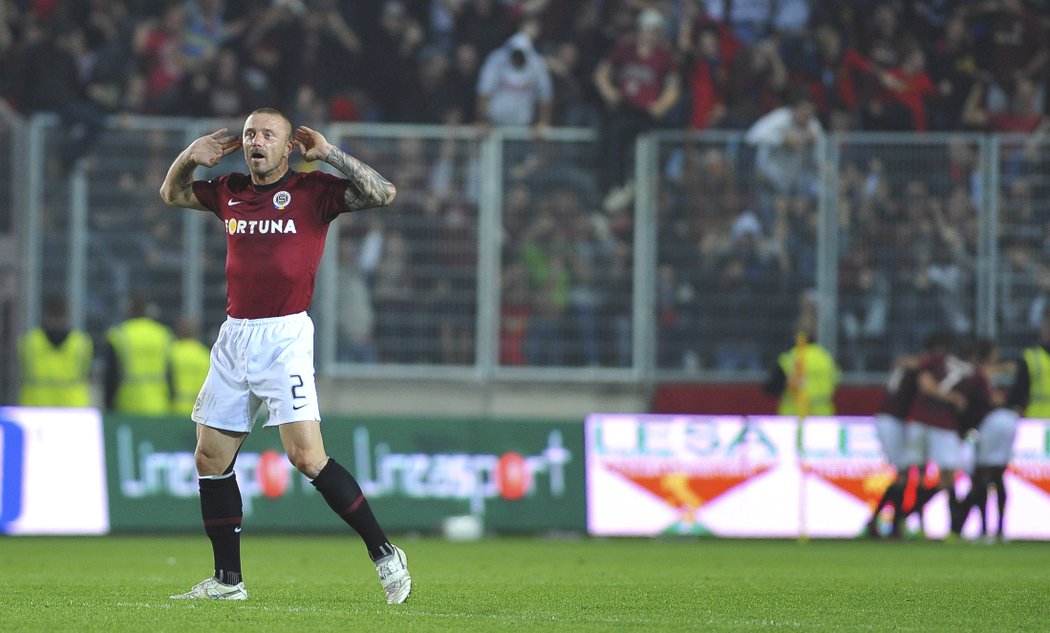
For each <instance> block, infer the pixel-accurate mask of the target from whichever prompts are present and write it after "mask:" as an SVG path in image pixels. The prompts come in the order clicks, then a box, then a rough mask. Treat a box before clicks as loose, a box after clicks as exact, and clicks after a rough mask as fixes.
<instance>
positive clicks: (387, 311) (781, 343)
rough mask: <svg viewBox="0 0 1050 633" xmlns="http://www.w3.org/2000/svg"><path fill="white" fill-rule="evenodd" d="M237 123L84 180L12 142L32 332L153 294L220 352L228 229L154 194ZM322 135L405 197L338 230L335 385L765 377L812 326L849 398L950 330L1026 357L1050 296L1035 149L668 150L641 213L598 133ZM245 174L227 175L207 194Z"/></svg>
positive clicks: (153, 144) (1040, 146)
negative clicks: (54, 310)
mask: <svg viewBox="0 0 1050 633" xmlns="http://www.w3.org/2000/svg"><path fill="white" fill-rule="evenodd" d="M239 126H240V121H208V120H190V119H169V118H121V119H116V120H113V121H112V122H111V123H110V125H109V127H108V128H107V129H106V131H105V132H104V133H103V134H102V135H101V137H100V138H99V140H98V142H97V145H96V146H95V147H94V148H93V150H92V151H91V152H89V154H88V156H87V158H86V159H85V160H84V161H82V162H81V163H80V164H79V165H78V166H76V167H75V168H73V169H72V170H65V169H64V168H63V166H62V165H61V164H60V163H59V162H58V161H57V159H56V158H55V157H56V156H58V155H59V152H57V151H56V150H57V149H58V148H59V146H60V145H61V143H62V142H63V141H64V138H65V136H64V133H63V130H62V128H61V126H60V125H59V123H58V121H57V119H55V118H53V117H49V116H37V117H34V118H32V119H30V120H28V121H27V122H15V123H11V122H0V161H3V162H0V167H2V169H0V195H2V196H3V197H4V199H6V200H9V201H10V205H11V206H10V209H12V210H14V212H7V213H4V212H0V223H2V222H4V221H5V220H3V218H4V217H8V218H10V220H9V221H8V224H9V225H10V227H11V229H10V231H9V233H11V234H15V235H17V240H16V242H17V251H18V255H17V259H18V268H19V269H20V271H21V272H20V279H21V282H22V283H21V286H20V288H19V291H18V295H19V297H18V299H19V302H18V303H17V304H16V305H20V306H21V311H20V313H18V314H16V315H14V319H13V320H14V321H15V322H16V323H17V327H16V328H15V329H18V330H21V329H24V328H25V327H28V326H30V325H32V324H35V323H36V322H37V321H38V320H39V316H40V314H39V313H40V305H41V297H42V296H43V295H44V294H46V293H51V292H62V293H65V294H66V295H68V297H69V298H70V301H71V310H72V316H73V321H74V323H75V324H77V325H78V326H81V327H84V328H86V329H87V330H88V331H89V332H90V333H91V334H93V335H94V336H96V338H98V337H101V335H102V333H104V331H105V328H106V327H108V326H109V325H111V324H112V323H114V322H116V321H118V320H119V319H120V318H122V317H123V308H122V306H123V301H124V300H125V299H126V298H127V296H128V295H129V293H131V292H132V291H135V290H146V291H148V292H149V293H150V295H151V297H152V298H153V300H154V302H155V303H156V305H157V306H158V309H159V313H160V317H161V318H162V320H165V321H168V322H173V321H174V320H175V318H176V317H177V316H178V315H179V314H182V313H188V314H192V315H196V316H199V317H200V318H201V319H202V321H203V323H204V324H205V326H206V336H211V335H213V334H214V332H215V330H216V329H217V327H218V325H219V323H221V320H222V319H223V308H224V305H225V288H224V285H223V284H224V281H223V279H224V278H223V265H224V244H223V241H224V239H225V236H224V234H223V232H222V230H221V226H222V225H221V224H219V223H217V222H214V221H212V220H210V219H209V216H208V215H206V214H200V213H179V212H177V211H175V210H172V209H168V208H166V207H165V206H164V205H163V203H162V202H161V201H160V198H159V196H158V194H157V189H158V187H159V184H160V182H161V180H162V178H163V176H164V173H165V170H166V169H167V166H168V165H169V164H170V161H171V160H172V159H173V157H174V156H175V155H176V154H177V153H178V152H179V151H180V150H181V149H182V148H183V147H185V146H186V145H187V144H188V143H189V142H190V141H191V140H192V139H194V138H196V137H197V136H199V135H201V134H203V133H206V132H209V131H212V130H215V129H218V128H219V127H229V128H230V129H232V130H237V129H239ZM14 130H20V131H19V132H18V133H19V134H23V135H24V136H25V142H21V143H11V141H10V139H11V138H12V134H14ZM323 131H324V133H325V134H326V135H327V136H328V138H329V139H331V140H333V141H334V142H338V143H339V144H340V145H341V146H343V147H344V148H345V149H347V150H348V151H350V152H351V153H352V154H355V155H358V156H360V157H361V158H362V159H363V160H365V161H366V162H368V163H370V164H372V165H374V166H375V167H376V168H377V169H379V171H380V172H382V173H384V174H385V175H387V176H388V177H389V178H390V179H391V180H392V181H393V182H394V183H395V184H396V185H397V187H398V190H399V195H398V199H397V200H396V201H395V203H394V205H392V206H391V207H390V208H387V209H383V210H379V211H366V212H362V213H355V214H352V215H349V216H344V217H342V218H340V219H339V220H337V221H336V222H335V223H333V227H332V230H331V232H330V234H329V247H328V249H327V251H326V254H325V260H324V262H323V264H322V268H321V271H320V277H319V280H318V288H317V294H316V296H315V302H314V307H313V310H312V313H313V316H314V318H315V319H316V321H317V323H318V346H317V349H318V357H319V368H320V371H321V372H322V373H325V374H328V375H331V376H337V377H355V376H366V375H367V376H370V377H390V378H420V379H437V380H450V379H451V380H462V381H482V382H483V381H488V380H501V381H510V382H514V381H539V382H545V381H546V382H559V383H566V382H587V383H647V382H652V381H655V380H704V381H719V380H755V379H757V378H759V377H760V376H762V375H764V373H765V371H766V368H767V367H768V366H769V364H770V363H771V362H772V361H773V360H774V359H775V358H776V355H777V354H778V353H779V352H780V351H783V350H784V349H786V348H787V347H789V346H790V345H791V341H792V340H793V337H794V330H795V327H796V325H797V323H796V321H797V319H798V317H799V315H800V314H801V313H802V312H804V311H805V310H807V309H810V308H812V309H814V310H815V311H816V314H817V325H816V334H817V336H818V338H819V339H820V340H821V341H822V342H823V343H824V344H825V345H826V346H827V347H829V348H830V349H831V351H832V352H833V353H834V354H835V356H836V358H837V359H838V360H839V363H840V365H841V366H842V367H843V369H844V371H845V375H846V378H847V379H848V380H850V379H852V380H857V381H864V380H870V379H873V378H874V377H875V376H877V375H878V376H881V374H882V373H883V372H884V371H885V370H886V368H887V366H888V363H889V362H890V360H892V358H893V357H894V356H896V355H898V354H901V353H907V352H911V351H914V350H915V349H916V348H917V345H918V342H919V341H920V340H921V338H922V336H923V335H924V334H925V333H926V332H928V331H930V330H932V329H938V328H940V329H949V330H953V331H956V332H959V333H962V332H967V331H972V332H976V333H980V334H984V335H988V336H992V337H994V338H996V339H997V340H998V341H999V342H1000V343H1001V345H1002V349H1003V354H1004V355H1009V354H1012V353H1016V352H1017V351H1018V350H1019V349H1020V348H1021V347H1024V346H1025V345H1028V344H1029V343H1030V342H1031V341H1033V340H1034V337H1035V335H1036V330H1035V329H1034V328H1033V325H1034V324H1035V319H1036V316H1035V315H1037V314H1039V313H1040V312H1041V310H1042V307H1043V306H1045V304H1046V302H1047V301H1048V299H1050V268H1048V266H1047V261H1048V260H1047V253H1048V249H1050V246H1048V244H1050V211H1048V208H1050V205H1048V204H1047V202H1048V201H1050V176H1048V175H1047V174H1050V169H1047V167H1048V166H1050V165H1048V164H1047V163H1048V162H1050V144H1048V143H1047V142H1046V141H1045V140H1041V139H1038V138H1030V137H1024V138H1017V137H1010V136H997V135H980V134H924V135H913V134H874V133H866V134H862V133H836V134H831V135H829V136H828V137H827V138H826V139H825V141H824V142H822V143H820V144H818V145H817V146H816V147H815V148H813V149H814V151H812V152H810V153H808V154H807V155H806V156H803V157H801V158H799V157H795V158H794V159H793V158H792V157H790V156H783V155H777V154H776V151H775V150H776V148H757V147H753V146H750V145H748V144H747V143H746V142H745V139H744V136H743V134H740V133H730V132H705V133H700V134H683V133H682V132H681V131H679V130H663V131H658V132H654V133H650V134H648V135H645V136H643V137H641V138H639V140H638V142H637V145H636V147H635V152H634V161H635V178H634V182H633V196H632V195H621V196H619V198H620V200H616V199H614V198H615V196H614V197H609V196H606V193H607V192H605V191H600V190H599V185H598V182H599V180H598V178H596V174H597V170H598V165H599V164H600V163H599V160H598V159H599V157H598V155H597V150H596V145H595V135H594V132H593V131H592V130H589V129H577V128H571V129H552V130H550V131H549V133H548V134H547V135H546V136H544V137H543V138H535V137H533V136H532V135H531V134H530V133H529V131H528V130H525V129H496V130H494V131H492V132H491V133H490V134H488V135H484V136H480V135H478V134H477V132H476V131H475V130H474V129H473V128H466V127H464V128H447V127H441V126H410V125H369V124H341V123H340V124H330V125H327V126H324V128H323ZM293 162H294V159H293ZM293 166H294V167H295V168H297V169H310V168H317V166H316V165H301V164H294V165H293ZM321 167H322V168H327V166H321ZM242 169H243V164H241V163H239V162H238V160H235V158H233V157H231V158H229V159H227V160H225V161H223V163H221V164H220V165H219V166H218V167H216V168H214V169H212V170H200V171H199V172H198V177H210V176H213V175H217V174H220V173H224V172H227V171H232V170H242ZM778 169H779V170H780V171H779V172H778V171H777V170H778ZM15 183H21V184H19V185H18V186H15ZM12 340H13V339H12ZM4 344H5V347H7V346H8V345H11V344H12V341H11V340H8V341H5V342H4ZM9 349H10V348H9ZM8 356H9V357H10V355H8Z"/></svg>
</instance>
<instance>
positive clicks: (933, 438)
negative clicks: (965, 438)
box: [917, 424, 962, 470]
mask: <svg viewBox="0 0 1050 633" xmlns="http://www.w3.org/2000/svg"><path fill="white" fill-rule="evenodd" d="M917 426H918V427H919V428H921V429H922V432H923V435H924V436H925V441H926V459H927V461H931V462H933V463H934V464H937V468H940V469H941V470H958V469H959V451H960V449H961V444H962V440H961V439H960V438H959V434H958V433H956V432H955V431H954V430H952V429H942V428H939V427H936V426H928V425H926V424H918V425H917Z"/></svg>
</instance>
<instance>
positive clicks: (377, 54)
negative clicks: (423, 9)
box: [361, 0, 425, 121]
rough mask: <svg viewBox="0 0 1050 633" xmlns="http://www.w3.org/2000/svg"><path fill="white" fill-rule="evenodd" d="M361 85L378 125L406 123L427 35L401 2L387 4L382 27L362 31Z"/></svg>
mask: <svg viewBox="0 0 1050 633" xmlns="http://www.w3.org/2000/svg"><path fill="white" fill-rule="evenodd" d="M362 35H363V39H364V55H363V59H362V66H361V68H362V71H363V72H362V81H363V82H364V85H365V88H366V89H367V90H368V92H369V95H370V96H371V101H372V103H373V105H374V107H375V112H374V114H373V115H372V117H370V118H374V119H376V120H379V121H400V120H403V116H404V115H403V106H404V104H405V103H407V102H409V101H411V99H413V97H412V94H413V93H414V91H415V80H416V73H417V69H418V66H417V56H418V54H419V51H420V50H421V49H422V46H423V40H424V37H425V33H424V31H423V27H422V26H421V25H420V24H419V23H418V22H416V21H415V19H413V17H412V16H411V15H410V14H409V13H408V11H407V10H406V8H405V4H404V3H403V2H401V1H400V0H386V2H384V3H383V8H382V11H381V13H380V17H379V23H378V24H377V25H375V26H372V25H365V26H363V28H362Z"/></svg>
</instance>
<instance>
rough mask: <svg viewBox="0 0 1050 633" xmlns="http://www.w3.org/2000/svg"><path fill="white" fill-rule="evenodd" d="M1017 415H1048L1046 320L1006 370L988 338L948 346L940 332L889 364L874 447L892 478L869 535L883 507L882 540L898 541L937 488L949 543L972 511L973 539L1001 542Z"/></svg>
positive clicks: (1049, 326)
mask: <svg viewBox="0 0 1050 633" xmlns="http://www.w3.org/2000/svg"><path fill="white" fill-rule="evenodd" d="M994 385H1006V387H1005V388H996V387H994ZM1022 415H1024V416H1025V417H1050V313H1048V314H1047V315H1046V316H1045V317H1044V319H1043V322H1042V327H1041V332H1040V342H1039V345H1037V346H1035V347H1032V348H1029V349H1026V350H1025V351H1024V353H1023V355H1022V356H1021V357H1020V358H1018V359H1016V360H1015V361H1011V362H1000V360H999V358H998V349H997V347H996V345H995V344H994V342H992V341H991V340H990V339H985V338H978V337H969V338H965V339H963V340H960V341H957V342H955V343H954V344H953V341H952V340H951V337H949V336H948V335H946V334H943V333H935V334H931V335H930V336H928V337H927V338H926V340H925V341H924V344H923V350H922V352H921V353H920V354H919V355H917V356H913V357H908V358H903V359H900V360H899V361H898V362H897V363H896V365H895V367H894V368H893V370H892V371H891V373H890V376H889V379H888V380H887V384H886V391H885V398H884V400H883V404H882V407H881V408H880V410H879V412H878V413H877V414H876V416H875V424H876V432H877V434H878V437H879V441H880V442H881V444H882V447H883V451H884V452H885V455H886V459H887V461H888V462H889V463H890V464H892V465H893V466H894V468H895V469H896V471H897V477H896V479H895V480H894V481H893V482H892V483H891V484H890V486H889V487H888V488H887V489H886V491H885V493H884V494H883V496H882V499H881V500H880V501H879V503H878V504H877V505H876V507H875V508H874V512H873V513H872V516H871V519H870V520H869V522H868V525H867V531H868V534H869V535H871V536H873V537H877V536H880V535H881V532H880V531H879V529H878V525H879V517H880V516H881V514H882V512H883V510H884V509H885V508H886V507H887V506H892V508H893V519H892V522H891V527H890V531H889V534H890V536H891V538H900V537H901V536H902V532H903V528H904V524H905V520H906V519H907V517H908V516H910V515H911V514H919V516H920V517H921V516H922V511H923V508H924V507H925V506H926V504H928V503H929V502H930V500H931V499H933V498H934V497H935V496H936V495H937V494H938V493H939V492H940V491H941V490H944V491H945V492H946V493H947V496H948V508H949V515H950V521H951V525H950V531H949V533H948V537H947V538H948V540H952V539H956V538H958V537H959V536H960V534H961V533H962V528H963V524H964V523H965V522H966V519H967V518H968V517H969V514H970V512H971V511H972V510H973V509H974V508H975V507H976V508H977V509H978V510H979V511H980V514H981V535H982V536H983V537H985V538H995V539H998V540H1002V539H1003V534H1004V533H1003V527H1004V517H1005V513H1006V487H1005V485H1004V482H1003V476H1004V473H1005V472H1006V467H1007V465H1008V463H1009V461H1010V456H1011V451H1012V448H1013V442H1014V437H1015V435H1016V430H1017V420H1018V419H1019V418H1020V417H1021V416H1022ZM968 440H970V441H971V442H972V445H973V454H972V456H973V459H972V462H973V464H972V466H973V467H972V470H971V472H969V473H968V474H969V476H970V482H971V486H970V490H969V492H968V493H967V494H966V496H965V497H963V498H960V497H959V495H958V494H957V493H956V486H955V483H956V474H957V473H958V472H959V469H960V466H961V464H962V462H963V455H964V448H965V447H966V445H967V441H968ZM966 461H970V460H966ZM929 465H934V466H936V469H937V477H936V478H935V479H934V478H931V477H927V476H926V475H927V470H928V466H929ZM989 487H993V488H994V489H995V493H996V501H997V506H998V520H997V522H996V525H995V528H994V532H991V533H990V532H989V525H988V513H987V511H986V506H987V503H988V489H989Z"/></svg>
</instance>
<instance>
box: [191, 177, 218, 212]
mask: <svg viewBox="0 0 1050 633" xmlns="http://www.w3.org/2000/svg"><path fill="white" fill-rule="evenodd" d="M221 181H222V178H213V179H212V180H194V181H193V195H195V196H197V200H199V201H200V203H201V204H202V205H204V207H205V208H206V209H208V210H209V211H211V212H212V213H214V214H215V215H218V214H219V212H218V209H219V207H220V205H219V191H220V189H221V188H222V187H221Z"/></svg>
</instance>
